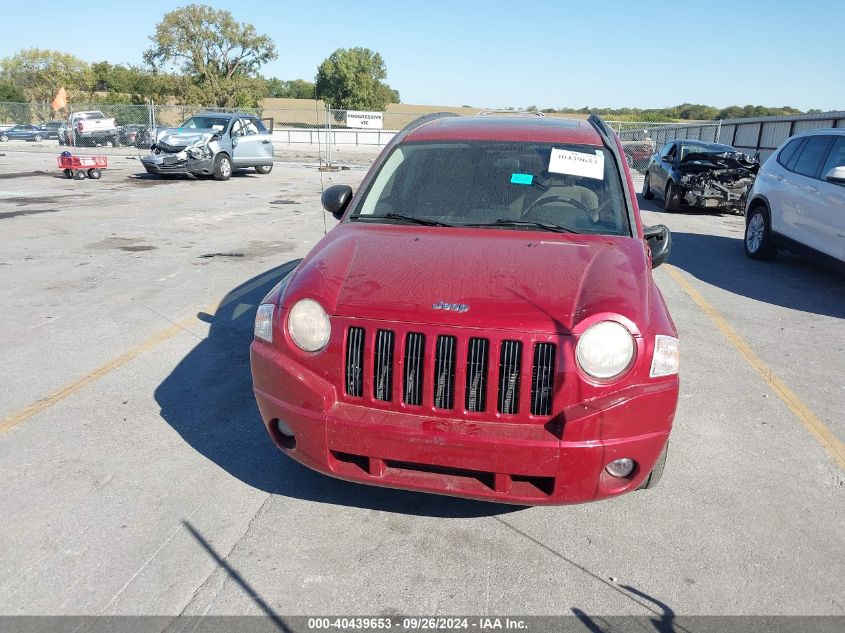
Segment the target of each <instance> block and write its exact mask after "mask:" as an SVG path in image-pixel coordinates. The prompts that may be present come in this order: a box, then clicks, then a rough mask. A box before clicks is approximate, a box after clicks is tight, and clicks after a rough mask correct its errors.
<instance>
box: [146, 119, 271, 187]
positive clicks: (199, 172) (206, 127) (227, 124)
mask: <svg viewBox="0 0 845 633" xmlns="http://www.w3.org/2000/svg"><path fill="white" fill-rule="evenodd" d="M264 121H269V125H266V124H265V122H264ZM272 129H273V122H272V119H269V120H268V119H264V120H262V119H259V118H258V117H255V116H252V115H249V114H226V113H217V112H204V113H202V114H197V115H195V116H192V117H191V118H190V119H188V120H187V121H185V122H184V123H183V124H182V125H181V126H180V127H178V128H165V129H163V130H160V131H159V132H158V133H157V134H156V137H155V142H154V143H153V145H152V147H151V148H150V149H151V150H152V153H151V154H149V155H147V156H144V157H143V158H142V159H141V164H142V165H143V166H144V169H146V170H147V173H149V174H156V175H170V174H182V175H188V176H194V177H199V176H213V177H214V178H215V179H216V180H228V179H229V177H230V176H231V175H232V171H233V170H235V169H246V168H254V169H255V171H256V172H257V173H259V174H269V173H270V171H271V170H272V169H273V141H272Z"/></svg>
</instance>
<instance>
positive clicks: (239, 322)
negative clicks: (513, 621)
mask: <svg viewBox="0 0 845 633" xmlns="http://www.w3.org/2000/svg"><path fill="white" fill-rule="evenodd" d="M298 263H299V260H296V261H293V262H288V263H286V264H284V265H282V266H278V267H276V268H273V269H271V270H269V271H267V272H265V273H263V274H261V275H258V276H256V277H254V278H252V279H250V280H248V281H246V282H244V283H242V284H240V285H239V286H237V287H236V288H234V289H232V290H231V291H230V292H229V293H228V294H227V295H226V297H225V298H224V299H223V300H222V301H221V303H220V305H219V307H218V308H217V311H216V313H215V314H214V315H209V314H204V313H200V314H199V315H198V317H199V318H200V319H201V320H203V321H205V322H207V323H209V324H210V325H211V328H210V330H209V334H208V338H206V339H204V340H202V341H200V342H199V343H198V344H197V346H196V347H195V348H194V349H192V350H191V351H190V352H189V353H188V354H187V356H185V358H183V359H182V360H181V362H180V363H179V364H178V365H177V366H176V368H175V369H174V370H173V371H172V372H171V373H170V375H168V376H167V378H165V379H164V380H163V381H162V383H161V384H160V385H159V386H158V387H157V388H156V390H155V399H156V402H157V403H158V405H159V407H160V408H161V416H162V418H164V420H165V421H166V422H167V423H168V424H170V425H171V426H172V427H173V429H174V430H175V431H176V432H177V433H179V435H180V436H181V437H182V439H184V440H185V441H186V442H187V443H188V444H190V445H191V446H192V447H193V448H194V449H195V450H196V451H197V452H198V453H200V454H201V455H203V456H204V457H206V458H207V459H209V460H211V461H212V462H214V463H215V464H217V465H218V466H219V467H220V468H222V469H223V470H225V471H226V472H228V473H229V474H230V475H232V476H233V477H237V478H238V479H240V480H241V481H243V482H244V483H245V484H247V485H249V486H252V487H253V488H257V489H260V490H263V491H265V492H270V493H273V494H278V495H284V496H287V497H292V498H297V499H306V500H309V501H318V502H322V503H330V504H337V505H346V506H352V507H358V508H367V509H375V510H382V511H386V512H395V513H401V514H412V515H424V516H434V517H444V518H446V517H455V518H463V517H476V516H490V515H497V514H503V513H506V512H512V511H515V510H519V509H521V507H520V506H510V505H503V504H496V503H487V502H481V501H470V500H466V499H458V498H454V497H445V496H440V495H431V494H422V493H416V492H408V491H402V490H393V489H388V488H378V487H374V486H365V485H361V484H355V483H349V482H345V481H341V480H338V479H333V478H331V477H327V476H325V475H322V474H319V473H316V472H314V471H312V470H309V469H308V468H306V467H304V466H301V465H300V464H298V463H297V462H295V461H293V460H292V459H290V458H288V457H286V456H285V455H283V454H282V453H281V452H280V451H279V450H278V449H277V448H276V446H275V445H274V444H273V443H272V441H271V440H270V438H269V436H268V435H267V432H266V430H265V428H264V425H263V424H262V422H261V416H260V415H259V412H258V407H257V406H256V404H255V399H254V397H253V394H252V376H251V374H250V367H249V345H250V343H251V341H252V330H253V320H254V317H255V310H256V307H257V306H258V304H259V303H260V301H261V299H262V298H263V297H264V296H265V295H266V294H267V293H268V292H269V291H270V290H271V289H272V288H273V286H275V285H276V283H278V282H279V280H280V279H281V278H282V277H284V276H285V275H286V274H287V273H288V272H289V271H290V270H292V269H293V268H294V267H295V266H296V265H297V264H298Z"/></svg>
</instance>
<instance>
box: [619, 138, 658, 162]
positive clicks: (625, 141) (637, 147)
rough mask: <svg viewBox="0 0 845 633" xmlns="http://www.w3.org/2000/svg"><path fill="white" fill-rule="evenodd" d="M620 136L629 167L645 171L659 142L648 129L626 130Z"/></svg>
mask: <svg viewBox="0 0 845 633" xmlns="http://www.w3.org/2000/svg"><path fill="white" fill-rule="evenodd" d="M620 138H621V140H622V149H623V150H624V151H625V158H626V159H627V160H628V167H631V168H633V169H636V170H637V171H645V169H646V167H648V162H649V159H650V158H651V156H652V154H654V150H655V149H656V148H657V143H656V142H655V141H654V139H652V138H651V137H650V136H649V135H648V130H633V131H626V132H624V133H623V135H622V137H620Z"/></svg>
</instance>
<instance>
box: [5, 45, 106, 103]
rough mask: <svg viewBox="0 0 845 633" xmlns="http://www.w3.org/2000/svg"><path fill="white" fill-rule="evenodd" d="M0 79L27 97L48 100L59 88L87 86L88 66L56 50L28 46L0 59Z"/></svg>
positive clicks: (90, 77)
mask: <svg viewBox="0 0 845 633" xmlns="http://www.w3.org/2000/svg"><path fill="white" fill-rule="evenodd" d="M0 79H2V80H3V81H5V82H9V83H11V84H12V85H14V86H16V87H17V88H18V89H20V91H21V92H22V93H23V94H24V96H25V98H26V100H27V101H50V100H52V99H53V97H54V96H56V92H58V90H59V88H61V87H62V86H64V88H65V89H66V90H67V91H68V92H73V91H85V92H88V91H89V90H90V88H91V84H92V79H93V74H92V72H91V66H90V64H88V62H85V61H83V60H81V59H79V58H78V57H75V56H73V55H70V54H68V53H61V52H59V51H49V50H41V49H38V48H28V49H24V50H22V51H20V52H19V53H16V54H15V55H12V56H11V57H6V58H4V59H2V60H0Z"/></svg>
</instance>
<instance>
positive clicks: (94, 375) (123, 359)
mask: <svg viewBox="0 0 845 633" xmlns="http://www.w3.org/2000/svg"><path fill="white" fill-rule="evenodd" d="M274 277H275V278H278V277H279V273H278V272H276V271H271V272H269V273H265V274H263V275H262V276H260V277H258V278H256V279H253V280H252V281H251V282H250V283H248V284H247V285H245V286H243V287H242V288H238V289H237V290H235V291H234V292H231V293H229V294H228V295H226V296H225V297H224V298H223V300H222V301H221V302H220V303H218V304H217V307H216V308H215V307H214V306H213V305H211V306H207V307H205V308H203V309H202V310H200V311H201V312H216V311H217V310H219V309H220V308H222V307H223V306H225V305H228V304H230V303H232V302H234V301H237V300H238V299H240V298H241V297H243V296H244V295H247V294H249V293H250V292H252V291H253V290H255V289H256V288H258V287H260V286H261V285H262V284H265V283H267V282H268V281H270V280H272V279H273V278H274ZM198 321H199V319H198V318H197V317H196V316H191V317H188V318H186V319H183V320H182V321H179V322H178V323H174V324H173V325H171V326H170V327H168V328H165V329H163V330H161V331H160V332H157V333H156V334H153V335H152V336H151V337H150V338H148V339H147V340H146V341H144V342H142V343H140V344H138V345H136V346H135V347H133V348H132V349H130V350H129V351H128V352H126V353H124V354H121V355H120V356H118V357H117V358H114V359H112V360H110V361H109V362H108V363H106V364H105V365H102V366H101V367H98V368H97V369H95V370H94V371H92V372H90V373H88V374H86V375H85V376H83V377H82V378H80V379H79V380H77V381H75V382H72V383H71V384H69V385H67V386H66V387H62V388H61V389H59V390H58V391H54V392H53V393H51V394H50V395H48V396H45V397H44V398H41V399H40V400H38V401H36V402H33V403H32V404H31V405H29V406H28V407H26V408H25V409H22V410H20V411H18V412H16V413H13V414H12V415H10V416H8V417H5V418H3V419H2V420H0V434H3V433H5V432H6V431H8V430H9V429H11V428H13V427H15V426H17V425H18V424H21V423H22V422H26V421H27V420H29V419H30V418H31V417H32V416H34V415H37V414H39V413H41V412H42V411H44V410H45V409H49V408H50V407H52V406H53V405H54V404H56V403H58V402H61V401H62V400H64V399H65V398H67V397H68V396H71V395H73V394H75V393H76V392H77V391H79V390H80V389H84V388H85V387H87V386H88V385H90V384H91V383H92V382H95V381H97V380H99V379H100V378H102V377H103V376H105V375H107V374H110V373H111V372H113V371H114V370H115V369H117V368H118V367H122V366H123V365H125V364H126V363H128V362H129V361H130V360H132V359H133V358H136V357H137V356H140V355H141V354H143V353H144V352H147V351H149V350H151V349H153V348H154V347H156V346H157V345H159V344H161V343H163V342H164V341H166V340H168V339H171V338H173V337H174V336H176V335H177V334H179V332H183V331H185V329H186V328H187V327H188V326H189V325H193V324H195V323H197V322H198Z"/></svg>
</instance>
